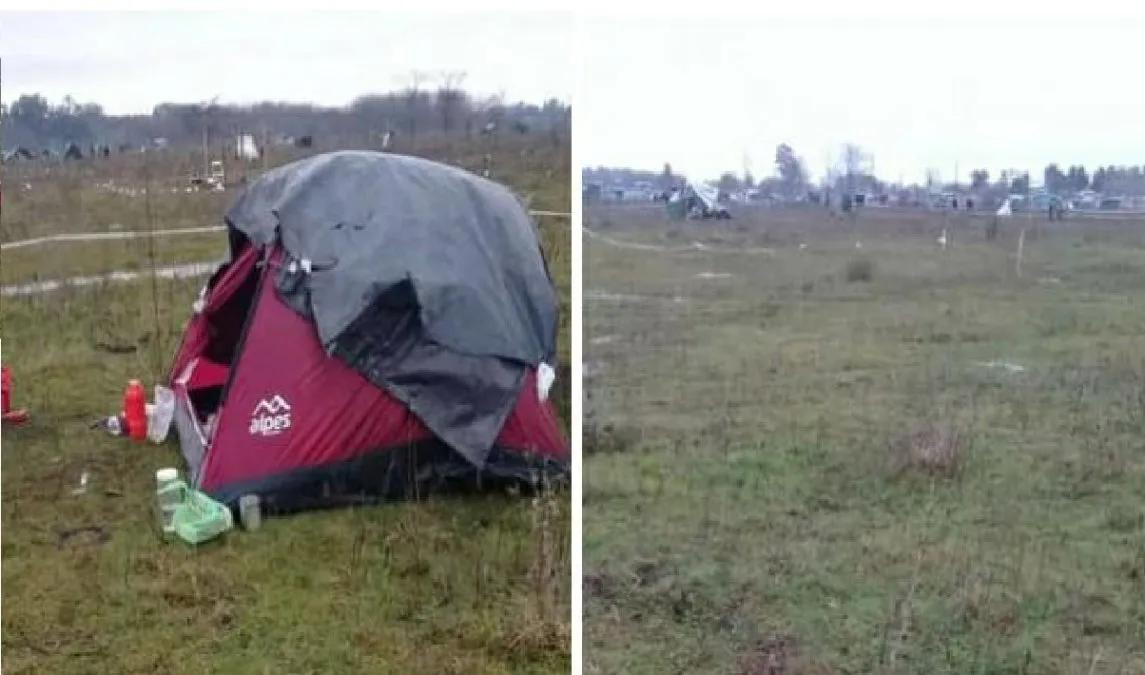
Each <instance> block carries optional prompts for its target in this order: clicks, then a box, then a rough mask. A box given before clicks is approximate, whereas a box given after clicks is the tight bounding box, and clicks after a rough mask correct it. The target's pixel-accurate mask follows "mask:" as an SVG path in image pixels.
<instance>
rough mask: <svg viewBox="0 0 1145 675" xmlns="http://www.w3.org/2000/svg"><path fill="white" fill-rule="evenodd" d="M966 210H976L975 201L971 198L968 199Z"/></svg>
mask: <svg viewBox="0 0 1145 675" xmlns="http://www.w3.org/2000/svg"><path fill="white" fill-rule="evenodd" d="M966 210H967V211H973V210H974V200H973V199H971V198H969V197H967V198H966Z"/></svg>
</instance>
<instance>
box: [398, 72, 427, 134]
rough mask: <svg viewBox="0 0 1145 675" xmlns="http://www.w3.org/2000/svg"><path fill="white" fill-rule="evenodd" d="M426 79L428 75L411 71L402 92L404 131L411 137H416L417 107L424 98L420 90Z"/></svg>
mask: <svg viewBox="0 0 1145 675" xmlns="http://www.w3.org/2000/svg"><path fill="white" fill-rule="evenodd" d="M428 79H429V75H428V74H427V73H425V72H424V71H421V70H411V71H410V74H409V80H408V84H407V85H406V88H405V90H404V91H403V92H402V94H403V96H404V98H405V101H406V130H407V131H409V135H410V136H411V137H413V136H416V135H417V118H418V113H419V111H418V107H419V106H420V104H421V102H422V100H423V98H424V97H425V93H424V92H423V91H422V90H421V85H422V84H423V83H425V82H426V80H428Z"/></svg>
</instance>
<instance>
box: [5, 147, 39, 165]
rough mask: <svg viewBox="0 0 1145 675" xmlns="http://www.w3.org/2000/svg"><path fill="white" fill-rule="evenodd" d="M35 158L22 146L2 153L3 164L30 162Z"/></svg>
mask: <svg viewBox="0 0 1145 675" xmlns="http://www.w3.org/2000/svg"><path fill="white" fill-rule="evenodd" d="M35 158H36V155H35V154H33V153H32V151H31V150H29V149H27V148H25V147H23V146H18V147H15V148H12V149H11V150H9V151H8V152H6V153H4V161H5V162H18V161H21V160H31V159H35Z"/></svg>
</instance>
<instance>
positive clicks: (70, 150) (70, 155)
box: [64, 143, 83, 159]
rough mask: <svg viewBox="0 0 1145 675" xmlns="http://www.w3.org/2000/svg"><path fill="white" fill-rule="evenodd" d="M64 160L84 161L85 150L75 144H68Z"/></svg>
mask: <svg viewBox="0 0 1145 675" xmlns="http://www.w3.org/2000/svg"><path fill="white" fill-rule="evenodd" d="M64 159H83V150H80V146H78V145H76V144H75V143H68V147H66V148H64Z"/></svg>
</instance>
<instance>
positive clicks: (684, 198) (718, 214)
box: [667, 183, 731, 219]
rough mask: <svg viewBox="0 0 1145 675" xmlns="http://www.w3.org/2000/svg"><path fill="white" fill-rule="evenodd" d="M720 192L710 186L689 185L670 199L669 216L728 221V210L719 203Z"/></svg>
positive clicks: (677, 191) (675, 192) (729, 216)
mask: <svg viewBox="0 0 1145 675" xmlns="http://www.w3.org/2000/svg"><path fill="white" fill-rule="evenodd" d="M719 196H720V195H719V190H717V189H716V188H714V187H712V186H710V185H696V184H694V183H687V184H686V185H684V187H683V188H680V189H677V190H674V191H673V192H672V194H671V195H670V196H669V197H668V207H667V208H668V215H669V216H671V217H673V218H677V219H680V218H695V219H708V218H716V219H727V218H731V214H729V213H728V210H727V209H726V208H724V207H723V206H721V205H720V203H719Z"/></svg>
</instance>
